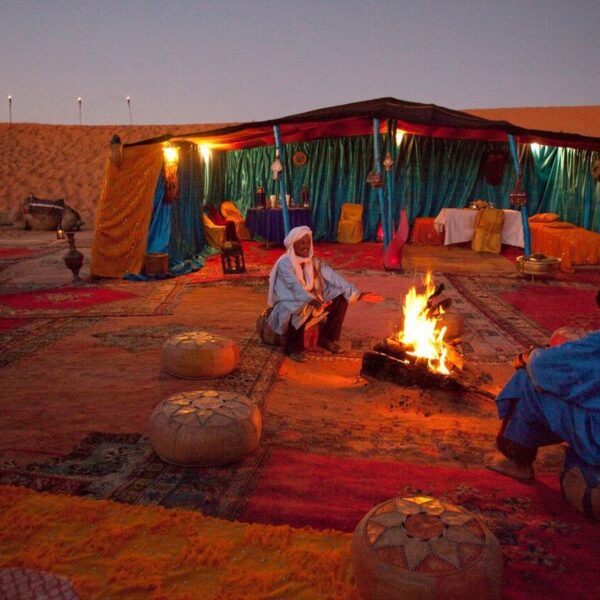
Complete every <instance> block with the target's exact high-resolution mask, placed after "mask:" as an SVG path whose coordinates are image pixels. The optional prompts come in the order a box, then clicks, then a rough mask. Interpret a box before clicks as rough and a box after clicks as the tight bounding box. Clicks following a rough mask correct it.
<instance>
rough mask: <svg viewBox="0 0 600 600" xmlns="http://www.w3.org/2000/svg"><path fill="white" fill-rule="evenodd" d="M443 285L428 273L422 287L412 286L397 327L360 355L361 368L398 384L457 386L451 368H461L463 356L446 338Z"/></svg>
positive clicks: (455, 387) (448, 387)
mask: <svg viewBox="0 0 600 600" xmlns="http://www.w3.org/2000/svg"><path fill="white" fill-rule="evenodd" d="M443 291H444V285H443V284H441V285H439V286H437V287H436V286H435V284H434V282H433V279H432V277H431V273H427V277H426V280H425V287H424V290H423V291H421V292H419V291H418V290H417V287H416V286H413V287H412V288H411V289H410V290H409V291H408V293H407V294H406V296H405V298H404V302H403V305H402V309H403V310H402V313H403V314H402V321H401V327H400V330H399V331H398V332H397V333H395V334H393V335H390V336H389V337H388V338H387V339H385V340H384V341H383V342H381V343H379V344H377V345H376V346H375V347H374V348H373V350H370V351H368V352H365V354H364V355H363V363H362V372H363V374H366V375H371V376H373V377H376V378H378V379H385V380H388V381H393V382H395V383H399V384H401V385H420V386H423V387H431V386H434V387H442V388H446V389H452V388H454V389H459V388H461V387H462V386H461V384H460V383H459V381H458V379H457V378H456V377H455V376H454V374H453V372H452V371H453V370H459V371H460V370H462V368H463V359H462V356H461V355H460V354H459V353H458V352H457V350H456V348H455V347H454V345H452V344H451V343H449V342H448V341H447V340H445V339H444V338H445V336H446V326H445V325H444V315H445V314H446V311H447V309H448V308H449V307H450V305H451V303H452V301H451V299H450V298H445V299H444V298H443V296H442V293H443Z"/></svg>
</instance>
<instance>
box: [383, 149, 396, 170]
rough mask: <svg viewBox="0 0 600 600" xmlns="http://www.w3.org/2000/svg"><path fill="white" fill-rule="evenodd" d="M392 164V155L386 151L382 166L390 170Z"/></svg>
mask: <svg viewBox="0 0 600 600" xmlns="http://www.w3.org/2000/svg"><path fill="white" fill-rule="evenodd" d="M393 166H394V159H393V158H392V155H391V154H390V153H389V152H388V153H386V155H385V158H384V159H383V168H384V169H385V170H386V171H391V170H392V167H393Z"/></svg>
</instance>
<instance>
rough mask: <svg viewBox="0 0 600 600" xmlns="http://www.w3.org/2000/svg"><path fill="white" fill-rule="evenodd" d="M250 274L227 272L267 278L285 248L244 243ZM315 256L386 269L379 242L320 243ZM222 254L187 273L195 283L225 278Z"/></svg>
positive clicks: (335, 263) (337, 264)
mask: <svg viewBox="0 0 600 600" xmlns="http://www.w3.org/2000/svg"><path fill="white" fill-rule="evenodd" d="M242 249H243V251H244V259H245V262H246V273H244V274H242V275H226V276H225V277H226V278H227V279H240V278H246V277H266V276H268V275H269V273H270V272H271V269H272V267H273V265H274V264H275V261H276V260H277V259H278V258H279V257H280V256H281V255H282V254H283V252H284V248H283V247H278V246H272V247H270V248H266V247H265V244H264V243H263V242H254V241H245V242H242ZM315 255H316V256H318V257H319V258H320V259H321V260H324V261H325V262H327V263H329V264H330V265H331V266H332V267H334V268H335V269H348V270H355V269H371V270H375V271H380V270H382V264H383V263H382V261H383V245H382V244H381V243H379V242H362V243H360V244H337V243H334V242H316V243H315ZM223 277H224V276H223V271H222V269H221V255H220V254H219V255H215V256H211V257H210V258H209V259H208V260H207V261H206V264H205V265H204V267H203V268H202V269H200V270H199V271H197V272H195V273H192V274H190V275H188V276H186V279H187V280H188V281H191V282H200V281H202V282H208V281H216V280H220V279H223Z"/></svg>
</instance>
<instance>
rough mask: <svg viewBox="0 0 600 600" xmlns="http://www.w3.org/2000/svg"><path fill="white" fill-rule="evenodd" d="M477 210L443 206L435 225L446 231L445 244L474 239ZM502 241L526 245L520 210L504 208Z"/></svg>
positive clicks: (438, 229)
mask: <svg viewBox="0 0 600 600" xmlns="http://www.w3.org/2000/svg"><path fill="white" fill-rule="evenodd" d="M481 210H485V209H481ZM477 212H478V210H477V209H473V208H442V210H441V211H440V212H439V214H438V216H437V217H436V218H435V220H434V222H433V226H434V228H435V230H436V231H438V232H440V233H441V232H442V231H444V246H449V245H450V244H461V243H463V242H470V241H471V240H472V239H473V232H474V230H475V219H476V218H477ZM502 243H503V244H508V245H509V246H518V247H520V248H523V247H524V246H525V242H524V239H523V222H522V220H521V213H520V211H518V210H507V209H505V210H504V225H503V227H502Z"/></svg>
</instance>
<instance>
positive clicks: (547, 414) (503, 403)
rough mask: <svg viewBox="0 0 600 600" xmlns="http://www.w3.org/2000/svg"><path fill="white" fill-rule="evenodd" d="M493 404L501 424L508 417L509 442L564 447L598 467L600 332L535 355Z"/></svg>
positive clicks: (599, 440) (541, 349)
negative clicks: (569, 447) (558, 443)
mask: <svg viewBox="0 0 600 600" xmlns="http://www.w3.org/2000/svg"><path fill="white" fill-rule="evenodd" d="M513 401H516V405H515V407H514V411H513V413H512V414H511V413H510V407H511V404H512V402H513ZM496 404H497V407H498V414H499V415H500V418H502V419H504V418H506V417H508V416H509V415H510V421H509V423H508V424H507V427H506V430H505V431H504V437H506V438H508V439H509V440H512V441H513V442H516V443H517V444H520V445H521V446H525V447H529V448H537V447H538V446H544V445H547V444H553V443H557V442H560V441H565V442H568V444H569V445H570V446H571V447H572V448H573V450H575V452H577V454H578V455H579V456H580V457H581V458H582V459H583V460H584V461H585V462H587V463H589V464H592V465H600V331H596V332H593V333H590V334H588V335H586V336H585V337H583V338H581V339H579V340H575V341H572V342H565V343H564V344H561V345H560V346H554V347H552V348H545V349H543V348H539V349H537V350H534V351H533V352H532V353H531V354H530V356H529V360H528V361H527V368H526V369H519V370H518V371H517V372H516V373H515V374H514V375H513V377H512V378H511V379H510V380H509V381H508V383H507V384H506V386H505V387H504V389H503V390H502V391H501V392H500V394H499V395H498V397H497V398H496Z"/></svg>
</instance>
